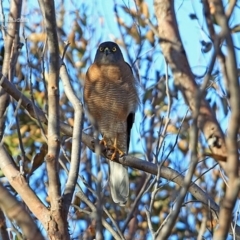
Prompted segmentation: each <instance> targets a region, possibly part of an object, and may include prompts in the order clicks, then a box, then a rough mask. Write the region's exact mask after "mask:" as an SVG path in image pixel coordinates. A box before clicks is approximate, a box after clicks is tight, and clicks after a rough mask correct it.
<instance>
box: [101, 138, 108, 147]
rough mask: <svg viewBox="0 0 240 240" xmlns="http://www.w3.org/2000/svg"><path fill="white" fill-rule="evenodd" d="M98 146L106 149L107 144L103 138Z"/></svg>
mask: <svg viewBox="0 0 240 240" xmlns="http://www.w3.org/2000/svg"><path fill="white" fill-rule="evenodd" d="M99 144H100V145H103V146H104V147H105V148H107V142H106V140H104V138H103V139H101V140H100V141H99Z"/></svg>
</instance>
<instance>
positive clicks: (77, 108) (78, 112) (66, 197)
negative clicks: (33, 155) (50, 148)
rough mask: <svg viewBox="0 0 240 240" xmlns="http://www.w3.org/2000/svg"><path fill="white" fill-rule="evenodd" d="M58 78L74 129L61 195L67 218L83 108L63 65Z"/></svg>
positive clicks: (75, 168)
mask: <svg viewBox="0 0 240 240" xmlns="http://www.w3.org/2000/svg"><path fill="white" fill-rule="evenodd" d="M60 77H61V79H62V81H63V86H64V90H65V93H66V95H67V97H68V99H69V101H70V102H71V103H72V105H73V108H74V127H73V137H72V151H71V152H72V155H71V164H70V170H69V175H68V180H67V183H66V187H65V190H64V193H63V202H64V208H65V214H66V216H67V213H68V209H69V206H70V204H71V201H72V196H73V192H74V189H75V186H76V183H77V178H78V172H79V167H80V159H81V142H82V126H83V106H82V103H81V102H80V101H79V99H78V98H77V97H76V96H75V93H74V91H73V89H72V87H71V84H70V79H69V76H68V73H67V69H66V66H65V65H64V64H62V66H61V68H60Z"/></svg>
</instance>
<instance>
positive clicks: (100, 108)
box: [83, 42, 139, 206]
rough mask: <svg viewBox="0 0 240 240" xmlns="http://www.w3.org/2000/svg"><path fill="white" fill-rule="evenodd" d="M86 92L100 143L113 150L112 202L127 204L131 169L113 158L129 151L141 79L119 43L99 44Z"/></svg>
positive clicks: (87, 74)
mask: <svg viewBox="0 0 240 240" xmlns="http://www.w3.org/2000/svg"><path fill="white" fill-rule="evenodd" d="M83 95H84V102H85V106H86V110H87V112H88V116H89V119H90V121H91V122H92V125H93V127H94V128H95V129H96V130H97V131H99V132H100V133H101V135H102V137H103V139H102V140H101V143H103V144H104V145H105V147H107V148H108V149H113V155H112V157H111V160H109V185H110V191H111V196H112V199H113V201H114V202H115V203H118V204H119V205H120V206H124V205H125V204H126V202H127V200H128V195H129V177H128V169H127V167H125V166H123V165H121V164H119V163H117V162H114V158H115V156H116V154H118V155H120V156H121V155H123V154H127V153H128V148H129V142H130V133H131V128H132V125H133V122H134V116H135V112H136V110H137V108H138V105H139V97H138V82H137V81H136V80H135V79H134V76H133V73H132V69H131V67H130V66H129V65H128V64H127V63H126V62H125V61H124V58H123V55H122V52H121V50H120V48H119V46H118V45H117V44H116V43H114V42H103V43H101V44H100V46H99V47H98V49H97V53H96V56H95V59H94V63H93V64H92V65H91V66H90V67H89V69H88V71H87V73H86V78H85V84H84V94H83Z"/></svg>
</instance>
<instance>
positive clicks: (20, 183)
mask: <svg viewBox="0 0 240 240" xmlns="http://www.w3.org/2000/svg"><path fill="white" fill-rule="evenodd" d="M0 156H1V161H0V168H1V169H2V171H3V174H4V175H5V177H6V178H7V179H8V181H9V183H10V184H11V186H12V187H13V188H14V189H15V190H16V192H17V193H18V194H19V195H20V197H21V198H22V199H23V201H24V202H25V203H26V205H27V206H28V208H29V209H30V210H31V212H32V213H33V214H34V215H35V216H36V218H38V219H39V221H40V222H41V223H42V224H43V225H44V226H45V227H47V222H48V221H49V220H50V219H49V217H48V210H47V208H46V207H45V206H44V205H43V204H42V202H41V201H40V200H39V199H38V198H37V196H36V195H35V193H34V192H33V191H32V189H31V188H30V187H29V186H28V183H27V182H26V180H25V178H24V177H23V175H21V174H20V172H19V171H18V170H17V169H16V168H15V166H14V164H13V161H12V159H11V157H10V156H9V155H8V153H7V152H6V150H5V148H4V147H3V146H2V145H0Z"/></svg>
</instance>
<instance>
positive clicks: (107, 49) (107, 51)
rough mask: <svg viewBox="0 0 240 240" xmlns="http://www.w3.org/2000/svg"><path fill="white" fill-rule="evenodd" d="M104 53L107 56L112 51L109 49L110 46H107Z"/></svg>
mask: <svg viewBox="0 0 240 240" xmlns="http://www.w3.org/2000/svg"><path fill="white" fill-rule="evenodd" d="M104 53H105V54H106V56H107V55H108V54H109V53H110V50H109V48H108V47H106V48H105V49H104Z"/></svg>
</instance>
